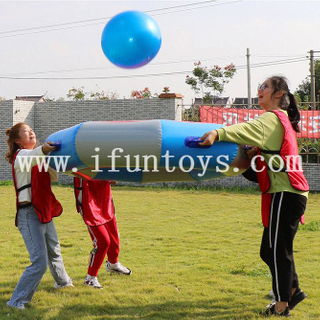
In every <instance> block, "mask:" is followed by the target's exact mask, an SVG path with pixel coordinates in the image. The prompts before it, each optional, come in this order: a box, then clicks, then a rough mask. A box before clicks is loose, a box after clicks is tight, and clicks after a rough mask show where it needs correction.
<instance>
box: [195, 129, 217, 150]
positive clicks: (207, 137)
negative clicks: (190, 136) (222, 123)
mask: <svg viewBox="0 0 320 320" xmlns="http://www.w3.org/2000/svg"><path fill="white" fill-rule="evenodd" d="M217 138H218V131H217V130H212V131H208V132H207V133H205V134H204V135H203V136H202V137H201V138H200V140H204V141H203V142H199V145H200V146H211V145H213V143H214V142H215V140H216V139H217Z"/></svg>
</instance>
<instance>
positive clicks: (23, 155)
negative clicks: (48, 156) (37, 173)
mask: <svg viewBox="0 0 320 320" xmlns="http://www.w3.org/2000/svg"><path fill="white" fill-rule="evenodd" d="M37 157H45V154H44V153H43V151H42V146H39V147H37V148H35V149H32V150H29V149H21V150H20V151H19V153H18V155H17V158H16V160H18V161H15V162H14V168H15V169H16V168H20V167H21V166H24V167H25V166H29V165H30V167H34V166H35V165H37V164H38V162H37ZM39 160H40V161H41V158H40V159H39ZM29 163H30V164H29ZM20 169H21V168H20Z"/></svg>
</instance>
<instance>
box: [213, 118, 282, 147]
mask: <svg viewBox="0 0 320 320" xmlns="http://www.w3.org/2000/svg"><path fill="white" fill-rule="evenodd" d="M279 125H280V126H281V123H280V121H279V120H278V117H277V116H276V115H275V114H274V113H273V112H266V113H264V114H263V115H261V116H260V117H258V118H257V119H255V120H252V121H248V122H242V123H238V124H235V125H232V126H229V127H224V128H220V129H217V131H218V136H219V140H218V141H229V142H234V143H237V144H248V145H252V146H255V147H259V148H261V149H268V146H267V147H266V142H267V144H269V142H268V141H269V140H270V139H269V138H270V136H271V135H272V134H274V133H275V132H278V131H279Z"/></svg>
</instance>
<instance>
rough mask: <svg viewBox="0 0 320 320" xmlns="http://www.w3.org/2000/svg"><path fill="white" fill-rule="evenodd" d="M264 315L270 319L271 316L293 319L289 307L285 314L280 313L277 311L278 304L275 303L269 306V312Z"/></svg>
mask: <svg viewBox="0 0 320 320" xmlns="http://www.w3.org/2000/svg"><path fill="white" fill-rule="evenodd" d="M262 315H263V316H265V317H270V316H273V315H275V316H278V317H291V314H290V310H289V307H286V310H284V311H283V312H281V313H279V312H278V311H277V310H276V303H275V302H273V303H271V304H269V305H268V306H267V310H266V311H265V312H264V313H263V314H262Z"/></svg>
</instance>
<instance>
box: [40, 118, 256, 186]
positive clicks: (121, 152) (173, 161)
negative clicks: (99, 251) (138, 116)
mask: <svg viewBox="0 0 320 320" xmlns="http://www.w3.org/2000/svg"><path fill="white" fill-rule="evenodd" d="M220 127H222V125H218V124H212V123H196V122H178V121H172V120H145V121H125V122H124V121H119V122H114V121H89V122H83V123H80V124H78V125H75V126H73V127H71V128H67V129H64V130H61V131H58V132H56V133H54V134H52V135H50V136H49V137H48V138H47V140H46V141H51V142H54V143H60V144H61V148H60V149H59V150H58V151H54V152H52V153H51V155H52V156H59V157H60V158H61V157H65V158H68V161H67V164H66V166H65V168H64V173H66V174H69V175H73V176H78V177H82V178H85V179H93V180H116V181H126V182H140V183H147V182H165V181H199V180H210V179H214V178H222V177H226V176H234V175H238V174H240V173H242V172H243V171H245V170H246V169H247V168H248V167H249V166H250V161H249V160H248V159H247V158H246V156H245V154H244V150H243V147H241V146H238V145H236V144H234V143H229V142H218V143H215V144H213V145H212V146H211V147H209V148H203V147H188V146H187V145H188V144H187V143H186V137H190V136H193V137H201V136H202V135H203V134H204V133H205V132H207V131H209V130H214V129H217V128H220ZM196 146H197V144H196ZM51 166H52V167H54V168H55V167H56V166H55V164H54V163H53V162H51ZM56 169H58V168H56ZM59 171H61V168H60V170H59Z"/></svg>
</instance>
